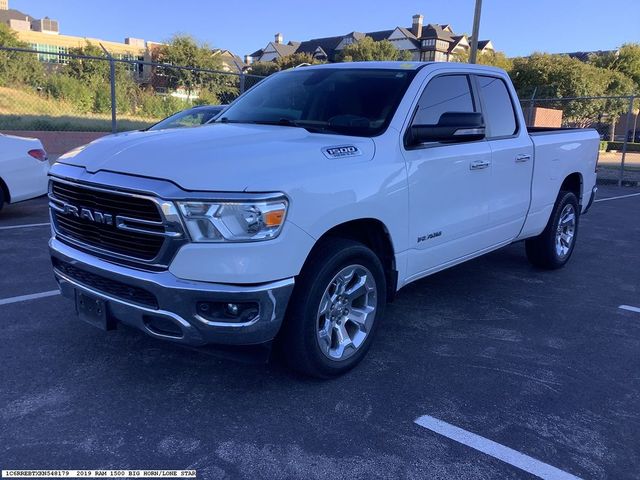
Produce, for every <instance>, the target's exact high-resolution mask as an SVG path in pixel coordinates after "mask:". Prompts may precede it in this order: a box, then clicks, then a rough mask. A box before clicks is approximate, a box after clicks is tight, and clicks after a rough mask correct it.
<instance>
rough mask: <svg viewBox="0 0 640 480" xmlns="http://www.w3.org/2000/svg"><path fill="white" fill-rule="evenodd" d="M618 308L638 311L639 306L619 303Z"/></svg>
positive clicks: (639, 311) (639, 310)
mask: <svg viewBox="0 0 640 480" xmlns="http://www.w3.org/2000/svg"><path fill="white" fill-rule="evenodd" d="M618 308H620V309H622V310H628V311H630V312H636V313H640V307H632V306H631V305H620V306H619V307H618Z"/></svg>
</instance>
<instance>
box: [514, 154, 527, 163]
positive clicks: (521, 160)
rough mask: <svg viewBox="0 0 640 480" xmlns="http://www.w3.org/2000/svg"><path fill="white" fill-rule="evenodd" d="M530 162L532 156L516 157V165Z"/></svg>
mask: <svg viewBox="0 0 640 480" xmlns="http://www.w3.org/2000/svg"><path fill="white" fill-rule="evenodd" d="M529 160H531V155H527V154H523V155H518V156H517V157H516V163H523V162H528V161H529Z"/></svg>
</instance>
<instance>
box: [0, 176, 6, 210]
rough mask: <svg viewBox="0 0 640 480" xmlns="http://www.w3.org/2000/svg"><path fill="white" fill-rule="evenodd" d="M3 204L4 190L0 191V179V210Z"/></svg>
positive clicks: (0, 186) (0, 183)
mask: <svg viewBox="0 0 640 480" xmlns="http://www.w3.org/2000/svg"><path fill="white" fill-rule="evenodd" d="M4 202H5V198H4V190H3V189H2V179H0V210H2V207H4Z"/></svg>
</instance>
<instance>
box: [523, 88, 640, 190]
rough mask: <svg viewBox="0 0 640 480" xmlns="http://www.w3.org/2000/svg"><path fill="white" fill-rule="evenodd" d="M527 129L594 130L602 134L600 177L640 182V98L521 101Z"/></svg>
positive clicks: (630, 96) (633, 96) (531, 98)
mask: <svg viewBox="0 0 640 480" xmlns="http://www.w3.org/2000/svg"><path fill="white" fill-rule="evenodd" d="M520 103H521V106H522V109H523V112H524V115H525V119H526V122H527V126H530V127H573V128H594V129H596V130H597V131H598V133H599V134H600V140H601V141H600V154H599V161H598V177H599V179H601V180H606V181H611V182H617V183H618V184H622V183H623V182H632V183H637V182H640V111H639V110H640V96H638V95H629V96H584V97H563V98H536V97H535V92H534V94H533V95H531V96H530V97H529V98H528V99H527V98H526V97H524V98H523V96H522V95H521V100H520Z"/></svg>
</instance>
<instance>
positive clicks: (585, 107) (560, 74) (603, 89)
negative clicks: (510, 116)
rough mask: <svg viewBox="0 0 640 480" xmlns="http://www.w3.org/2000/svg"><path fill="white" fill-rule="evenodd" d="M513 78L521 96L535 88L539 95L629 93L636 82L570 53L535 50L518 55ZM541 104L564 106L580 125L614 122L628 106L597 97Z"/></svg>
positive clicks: (567, 114) (512, 73)
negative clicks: (520, 56) (532, 52)
mask: <svg viewBox="0 0 640 480" xmlns="http://www.w3.org/2000/svg"><path fill="white" fill-rule="evenodd" d="M511 78H512V79H513V82H514V84H515V86H516V89H517V90H518V93H519V94H520V95H521V97H522V98H528V97H530V96H531V94H532V92H535V93H536V97H537V98H562V97H598V96H607V95H628V94H629V93H631V90H632V89H633V82H632V81H631V80H630V79H629V78H628V77H626V76H625V75H624V74H622V73H620V72H614V71H611V70H607V69H604V68H600V67H597V66H595V65H592V64H590V63H585V62H581V61H580V60H578V59H575V58H571V57H569V56H567V55H550V54H541V53H536V54H533V55H531V56H530V57H526V58H516V59H514V60H513V68H512V71H511ZM542 106H544V107H549V108H558V109H561V110H562V111H563V114H564V117H565V119H566V120H567V121H568V122H569V123H571V124H573V125H575V126H581V127H585V126H589V125H592V124H593V123H595V122H600V121H605V120H607V121H608V122H611V121H613V119H615V118H617V116H618V115H619V114H620V113H622V112H623V111H624V109H625V107H624V101H622V102H621V101H619V100H598V99H584V100H580V99H578V100H567V101H558V102H545V104H544V105H542Z"/></svg>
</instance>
